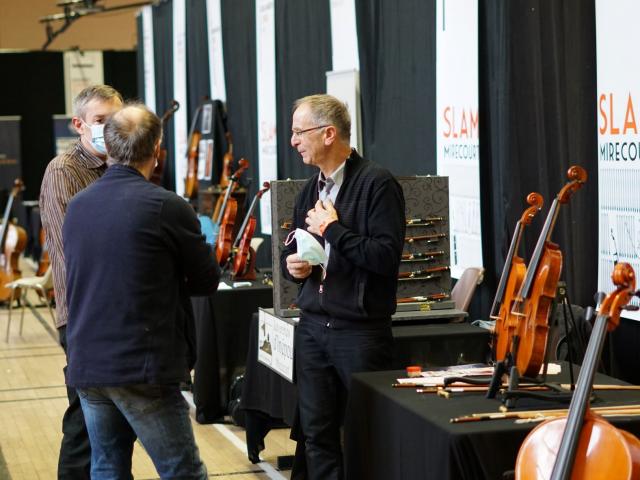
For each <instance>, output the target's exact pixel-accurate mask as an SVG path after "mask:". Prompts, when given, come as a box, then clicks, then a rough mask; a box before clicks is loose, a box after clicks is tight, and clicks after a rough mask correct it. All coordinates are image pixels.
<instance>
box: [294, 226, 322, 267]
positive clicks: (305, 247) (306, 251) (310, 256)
mask: <svg viewBox="0 0 640 480" xmlns="http://www.w3.org/2000/svg"><path fill="white" fill-rule="evenodd" d="M294 237H295V239H296V244H297V246H298V256H299V257H300V258H301V259H302V260H306V261H307V262H309V263H310V264H311V265H321V266H322V268H323V269H324V268H325V265H326V264H327V260H328V258H327V252H325V251H324V247H323V246H322V245H321V244H320V242H318V240H316V239H315V237H314V236H313V235H311V234H310V233H309V232H307V231H306V230H303V229H301V228H296V229H295V230H294V231H293V232H291V233H289V235H288V236H287V239H286V240H285V242H284V244H285V245H289V244H290V243H291V242H292V241H293V238H294Z"/></svg>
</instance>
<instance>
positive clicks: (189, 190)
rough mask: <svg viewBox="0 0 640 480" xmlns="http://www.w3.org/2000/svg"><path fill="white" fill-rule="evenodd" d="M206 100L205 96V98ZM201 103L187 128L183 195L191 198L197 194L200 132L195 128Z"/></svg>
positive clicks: (200, 110)
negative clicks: (187, 138)
mask: <svg viewBox="0 0 640 480" xmlns="http://www.w3.org/2000/svg"><path fill="white" fill-rule="evenodd" d="M205 100H206V98H205ZM203 105H204V104H203V103H201V104H200V105H198V108H196V111H195V112H194V113H193V120H191V127H190V128H189V142H188V143H189V147H188V148H187V176H186V177H185V179H184V196H185V197H186V198H188V199H189V200H193V199H195V198H196V197H197V196H198V148H199V145H200V139H201V138H202V133H201V132H200V130H199V129H197V128H196V124H197V122H198V118H199V117H200V112H202V107H203Z"/></svg>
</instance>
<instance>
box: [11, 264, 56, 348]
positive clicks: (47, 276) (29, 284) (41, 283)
mask: <svg viewBox="0 0 640 480" xmlns="http://www.w3.org/2000/svg"><path fill="white" fill-rule="evenodd" d="M6 287H7V288H10V289H11V300H9V318H8V320H7V336H6V339H5V341H6V342H8V341H9V331H10V328H11V311H12V310H13V302H14V300H15V294H16V290H19V291H20V304H21V305H22V313H21V314H20V335H22V325H23V323H24V309H25V306H26V298H27V292H28V291H29V290H35V291H36V292H38V293H39V294H40V295H41V296H42V298H44V301H45V302H46V303H47V307H48V308H49V313H50V314H51V320H53V326H54V327H55V323H56V318H55V316H54V313H53V309H52V308H51V302H49V297H48V296H47V291H48V290H50V289H52V288H53V275H52V273H51V266H49V268H48V269H47V271H46V272H45V273H44V275H42V276H41V277H24V278H19V279H17V280H14V281H13V282H9V283H7V284H6Z"/></svg>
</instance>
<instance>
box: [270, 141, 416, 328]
mask: <svg viewBox="0 0 640 480" xmlns="http://www.w3.org/2000/svg"><path fill="white" fill-rule="evenodd" d="M317 200H318V174H316V175H314V176H313V177H311V178H310V179H309V181H308V182H307V183H306V184H305V186H304V188H303V190H302V191H301V192H300V194H299V195H298V197H297V198H296V204H295V208H294V212H293V227H292V228H293V229H295V228H304V229H306V227H307V225H306V223H305V218H306V216H307V212H308V211H309V210H310V209H312V208H313V206H314V205H315V203H316V201H317ZM335 208H336V210H337V212H338V221H337V222H334V223H331V224H329V226H328V227H327V229H326V230H325V232H324V239H325V240H327V241H328V242H329V243H330V244H331V251H330V252H331V253H330V255H331V256H330V259H329V265H328V268H327V276H326V278H325V279H324V281H323V280H322V271H321V269H320V267H314V268H313V271H312V273H311V275H310V276H309V277H307V278H306V279H305V280H304V281H303V282H302V285H301V286H300V292H299V294H298V299H297V304H298V306H299V307H300V309H301V310H302V316H303V318H305V319H311V320H313V319H316V320H317V321H320V322H322V323H327V322H329V323H330V324H331V325H332V326H333V327H335V328H377V327H382V326H388V325H390V324H391V315H392V314H393V313H394V312H395V310H396V290H397V287H398V270H399V267H400V257H401V255H402V248H403V246H404V233H405V214H404V210H405V209H404V196H403V194H402V187H401V186H400V184H399V183H398V182H397V181H396V179H395V178H393V176H392V175H391V173H389V171H387V170H385V169H383V168H381V167H379V166H377V165H375V164H373V163H371V162H368V161H366V160H364V159H363V158H362V157H360V155H358V154H357V153H356V152H355V150H354V151H352V153H351V156H350V157H349V158H348V159H347V163H346V165H345V170H344V180H343V182H342V185H341V187H340V191H339V192H338V197H337V198H336V204H335ZM296 250H297V246H296V243H295V242H292V243H291V244H290V245H289V246H288V247H285V248H284V250H283V251H282V254H281V257H280V262H281V266H282V272H283V274H284V276H285V277H286V278H288V279H289V280H292V281H296V280H295V279H294V278H293V277H291V275H289V273H288V271H287V267H286V258H287V257H288V256H289V255H291V254H292V253H295V252H296ZM321 283H322V292H320V284H321Z"/></svg>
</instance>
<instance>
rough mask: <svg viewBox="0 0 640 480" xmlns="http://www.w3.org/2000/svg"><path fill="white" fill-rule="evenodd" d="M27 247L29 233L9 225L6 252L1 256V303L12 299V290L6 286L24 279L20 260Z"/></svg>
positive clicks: (17, 294) (16, 226) (5, 244)
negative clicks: (19, 263)
mask: <svg viewBox="0 0 640 480" xmlns="http://www.w3.org/2000/svg"><path fill="white" fill-rule="evenodd" d="M26 247H27V232H26V231H25V229H24V228H22V227H20V226H18V225H13V224H12V223H9V225H8V226H7V237H6V239H5V243H4V250H3V252H2V255H1V256H0V302H6V301H8V300H10V299H11V289H10V288H7V287H6V286H5V285H6V284H7V283H9V282H13V281H14V280H17V279H19V278H21V277H22V271H20V267H19V265H18V260H19V259H20V254H21V253H22V252H24V249H25V248H26ZM19 295H20V293H19V292H16V293H15V296H16V297H18V298H19Z"/></svg>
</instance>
